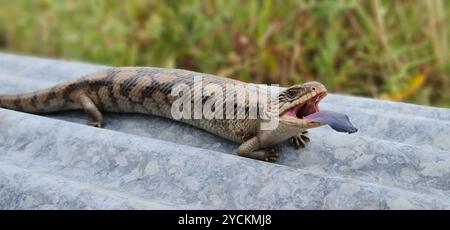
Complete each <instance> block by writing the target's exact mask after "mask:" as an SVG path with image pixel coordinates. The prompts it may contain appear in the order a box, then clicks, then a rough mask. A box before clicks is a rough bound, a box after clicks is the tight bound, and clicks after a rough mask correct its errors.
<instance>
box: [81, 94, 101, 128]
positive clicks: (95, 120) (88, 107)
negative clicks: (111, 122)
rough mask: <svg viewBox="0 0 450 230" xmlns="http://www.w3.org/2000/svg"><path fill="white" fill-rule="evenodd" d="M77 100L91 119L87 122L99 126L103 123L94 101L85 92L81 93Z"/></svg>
mask: <svg viewBox="0 0 450 230" xmlns="http://www.w3.org/2000/svg"><path fill="white" fill-rule="evenodd" d="M79 101H80V105H81V107H82V108H83V109H84V111H85V112H86V114H87V115H88V116H89V117H91V119H92V120H90V121H88V122H87V124H88V125H90V126H94V127H97V128H101V127H102V124H103V116H102V113H101V112H100V110H98V108H97V106H96V105H95V104H94V102H93V101H92V100H91V99H90V98H89V97H88V96H87V95H86V94H81V95H80V97H79Z"/></svg>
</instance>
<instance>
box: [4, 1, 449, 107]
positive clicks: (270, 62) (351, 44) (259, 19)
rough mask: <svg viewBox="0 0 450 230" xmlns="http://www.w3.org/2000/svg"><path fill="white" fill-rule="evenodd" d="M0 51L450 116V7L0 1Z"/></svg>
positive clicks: (378, 3) (405, 3) (433, 4)
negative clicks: (306, 88)
mask: <svg viewBox="0 0 450 230" xmlns="http://www.w3.org/2000/svg"><path fill="white" fill-rule="evenodd" d="M0 6H1V7H0V49H2V50H5V51H8V52H18V53H26V54H32V55H40V56H48V57H60V58H66V59H78V60H85V61H89V62H96V63H103V64H108V65H115V66H131V65H142V66H160V67H177V68H184V69H190V70H194V71H200V72H207V73H212V74H217V75H222V76H229V77H233V78H237V79H240V80H243V81H251V82H260V83H279V84H281V85H284V86H287V85H290V84H295V83H301V82H304V81H309V80H318V81H321V82H323V83H324V84H325V85H326V86H327V88H328V89H329V91H331V92H340V93H346V94H353V95H363V96H370V97H375V98H385V99H391V100H401V101H408V102H414V103H421V104H432V105H436V106H445V107H450V58H449V56H450V55H449V53H450V52H449V51H450V47H449V44H448V43H449V40H450V37H449V30H450V27H449V26H450V23H448V19H449V17H450V16H449V14H450V1H443V0H417V1H415V0H396V1H387V0H386V1H382V0H371V1H356V0H329V1H326V0H324V1H306V0H305V1H301V0H298V1H296V0H283V1H276V0H274V1H269V0H267V1H256V0H249V1H244V0H242V1H238V0H216V1H209V0H203V1H196V0H183V1H178V0H164V1H157V0H155V1H148V0H129V1H120V0H90V1H75V0H72V1H70V0H68V1H57V0H36V1H28V0H14V1H10V0H0Z"/></svg>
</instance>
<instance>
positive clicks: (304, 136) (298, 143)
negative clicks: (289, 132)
mask: <svg viewBox="0 0 450 230" xmlns="http://www.w3.org/2000/svg"><path fill="white" fill-rule="evenodd" d="M289 142H290V143H291V144H292V145H293V146H294V148H296V149H298V148H300V147H302V148H304V147H305V145H306V143H307V142H309V137H308V131H303V132H302V133H300V134H298V135H297V136H295V137H291V139H290V140H289Z"/></svg>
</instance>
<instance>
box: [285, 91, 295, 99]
mask: <svg viewBox="0 0 450 230" xmlns="http://www.w3.org/2000/svg"><path fill="white" fill-rule="evenodd" d="M287 96H288V97H289V98H294V97H295V96H297V92H296V91H295V90H289V91H288V92H287Z"/></svg>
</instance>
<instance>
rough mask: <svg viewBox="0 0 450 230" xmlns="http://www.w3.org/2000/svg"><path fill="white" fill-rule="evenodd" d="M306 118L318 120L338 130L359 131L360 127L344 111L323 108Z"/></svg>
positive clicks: (346, 131) (345, 131)
mask: <svg viewBox="0 0 450 230" xmlns="http://www.w3.org/2000/svg"><path fill="white" fill-rule="evenodd" d="M305 118H306V119H307V120H309V121H318V122H320V123H322V124H327V125H329V126H330V127H331V128H332V129H334V130H336V131H338V132H344V133H355V132H357V131H358V129H357V128H355V126H353V124H352V123H351V122H350V119H349V118H348V116H347V115H345V114H342V113H336V112H333V111H327V110H321V111H319V112H317V113H313V114H310V115H308V116H306V117H305Z"/></svg>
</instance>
